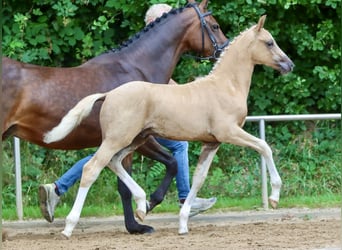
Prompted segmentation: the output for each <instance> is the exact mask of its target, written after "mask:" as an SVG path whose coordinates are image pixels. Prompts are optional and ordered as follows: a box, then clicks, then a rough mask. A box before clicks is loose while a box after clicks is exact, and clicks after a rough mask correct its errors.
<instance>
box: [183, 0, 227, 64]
mask: <svg viewBox="0 0 342 250" xmlns="http://www.w3.org/2000/svg"><path fill="white" fill-rule="evenodd" d="M189 6H191V7H193V8H194V9H195V10H196V13H197V15H198V17H199V19H200V22H201V30H202V54H204V29H205V30H206V31H207V33H208V36H209V38H210V41H211V43H212V44H213V46H214V49H215V51H214V53H213V54H212V55H211V56H208V57H197V56H194V57H195V58H197V59H201V60H207V59H215V60H216V59H217V58H219V56H220V54H221V52H222V51H223V49H224V48H225V47H226V46H228V44H229V39H227V41H225V42H224V43H223V44H222V45H219V44H218V43H217V40H216V38H215V36H214V35H213V33H212V32H211V30H210V28H209V27H208V25H207V21H206V20H205V17H206V16H209V15H211V14H212V12H211V11H208V12H206V13H201V10H200V9H199V8H198V4H197V3H190V4H189Z"/></svg>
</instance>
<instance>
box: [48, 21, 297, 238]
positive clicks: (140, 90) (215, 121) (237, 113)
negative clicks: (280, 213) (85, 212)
mask: <svg viewBox="0 0 342 250" xmlns="http://www.w3.org/2000/svg"><path fill="white" fill-rule="evenodd" d="M265 18H266V16H262V17H261V18H260V19H259V22H258V24H257V25H255V26H253V27H251V28H250V29H248V30H246V31H245V32H243V33H241V34H240V35H239V36H238V37H237V38H236V39H235V40H234V41H233V42H232V43H231V44H230V46H229V47H228V48H226V49H225V51H224V52H223V54H222V55H221V57H220V59H219V61H218V62H217V63H216V65H215V67H214V68H213V70H212V72H211V73H210V74H209V75H208V76H206V77H204V78H201V79H198V80H196V81H193V82H190V83H188V84H185V85H169V86H162V85H157V84H151V83H147V82H141V81H135V82H131V83H127V84H124V85H123V86H121V87H119V88H117V89H115V90H112V91H110V92H107V93H104V94H94V95H91V96H88V97H86V98H84V99H83V100H81V101H80V102H79V103H78V104H77V105H76V106H75V107H74V108H73V109H72V110H70V111H69V113H68V114H67V115H66V116H65V117H64V118H63V120H62V121H61V123H60V124H59V125H58V126H57V127H56V128H54V129H53V130H52V131H51V132H49V133H48V134H46V136H45V141H46V142H47V143H49V142H52V141H56V140H60V139H62V138H63V137H64V136H66V135H67V134H68V133H70V132H71V131H72V129H73V128H74V127H76V126H77V124H79V123H80V122H81V121H82V119H83V118H84V117H86V116H87V115H88V114H89V112H90V111H91V110H92V107H93V104H94V103H95V102H96V101H97V100H98V99H101V98H105V101H104V102H103V105H102V108H101V112H100V122H101V129H102V137H103V141H102V144H101V146H100V148H99V149H98V151H97V152H96V154H95V155H94V157H93V158H92V159H91V161H89V162H88V164H87V165H86V166H85V167H84V171H83V175H82V179H81V184H80V188H79V192H78V195H77V198H76V201H75V204H74V207H73V208H72V210H71V212H70V214H69V215H68V217H67V220H66V227H65V230H64V231H63V234H64V235H66V236H67V237H69V236H70V235H71V233H72V230H73V228H74V226H75V225H76V223H77V222H78V219H79V216H80V212H81V209H82V206H83V203H84V201H85V198H86V195H87V192H88V190H89V188H90V186H91V185H92V183H93V182H94V181H95V180H96V179H97V177H98V175H99V173H100V172H101V170H102V169H103V168H104V167H105V166H106V165H108V163H109V162H110V161H112V164H110V166H111V167H112V168H113V171H114V172H115V173H117V174H118V176H119V177H120V178H121V179H122V181H123V182H124V183H125V184H126V185H127V186H128V187H129V188H130V190H131V192H132V194H133V196H134V198H135V200H136V202H137V210H136V215H137V216H138V218H140V219H141V220H142V219H144V217H145V214H146V198H145V196H146V195H145V192H144V191H143V190H142V189H141V188H140V187H139V185H138V184H137V183H135V181H134V180H133V179H132V178H131V177H130V176H129V175H128V174H127V173H126V171H125V170H124V169H123V167H122V165H121V161H122V159H123V158H124V157H125V156H126V155H127V154H128V153H129V152H131V151H132V150H134V149H135V148H136V147H138V146H139V145H141V144H142V143H143V142H144V141H145V140H146V138H147V136H148V135H151V134H156V135H158V136H161V137H165V138H169V139H174V140H188V141H202V142H203V147H202V152H201V155H200V158H199V161H198V165H197V168H196V171H195V174H194V176H193V182H192V187H191V191H190V193H189V195H188V197H187V199H186V201H185V203H184V205H183V207H182V209H181V211H180V224H179V233H180V234H184V233H187V232H188V227H187V222H188V215H189V212H190V204H191V203H192V201H193V200H194V198H195V197H196V194H197V192H198V190H199V189H200V187H201V186H202V184H203V182H204V180H205V177H206V176H207V173H208V170H209V167H210V164H211V162H212V159H213V157H214V155H215V153H216V151H217V150H218V148H219V145H220V143H222V142H223V143H232V144H236V145H239V146H244V147H250V148H252V149H254V150H256V151H257V152H259V153H260V154H261V155H263V157H264V158H265V160H266V163H267V167H268V171H269V174H270V179H271V185H272V193H271V195H270V197H269V199H270V203H271V205H272V206H273V207H276V206H277V204H278V202H279V194H280V187H281V179H280V176H279V174H278V172H277V169H276V167H275V164H274V161H273V157H272V151H271V149H270V147H269V146H268V144H267V143H266V142H265V141H263V140H261V139H258V138H256V137H254V136H252V135H250V134H248V133H247V132H245V131H244V130H243V129H242V126H243V125H244V122H245V118H246V116H247V97H248V93H249V89H250V85H251V77H252V74H253V70H254V66H255V65H256V64H264V65H267V66H270V67H272V68H274V69H276V70H278V71H280V72H281V73H288V72H290V71H291V70H292V69H293V67H294V64H293V63H292V61H291V60H290V59H289V58H288V57H287V56H286V55H285V53H284V52H283V51H282V50H281V49H280V48H279V47H278V46H277V44H276V42H275V40H274V39H273V37H272V36H271V34H270V33H269V32H268V31H266V30H265V29H264V28H263V25H264V21H265ZM113 107H115V108H113ZM113 128H116V129H113Z"/></svg>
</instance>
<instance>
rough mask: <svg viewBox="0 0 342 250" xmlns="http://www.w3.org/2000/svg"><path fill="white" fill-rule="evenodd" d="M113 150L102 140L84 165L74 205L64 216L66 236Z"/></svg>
mask: <svg viewBox="0 0 342 250" xmlns="http://www.w3.org/2000/svg"><path fill="white" fill-rule="evenodd" d="M114 152H116V151H115V150H112V147H111V144H110V143H107V142H106V141H103V142H102V144H101V146H100V148H99V149H98V150H97V152H96V154H95V155H94V156H93V157H92V158H91V159H90V160H89V161H88V162H87V163H86V165H85V166H84V168H83V172H82V177H81V183H80V187H79V189H78V192H77V196H76V199H75V202H74V205H73V207H72V209H71V211H70V213H69V215H68V216H67V218H66V225H65V228H64V230H63V232H62V234H63V235H64V236H66V237H67V238H69V237H70V236H71V234H72V231H73V230H74V228H75V226H76V224H77V222H78V220H79V218H80V214H81V211H82V208H83V205H84V202H85V199H86V197H87V193H88V191H89V188H90V187H91V185H92V184H93V183H94V182H95V180H96V179H97V178H98V176H99V174H100V172H101V170H102V169H103V168H104V167H105V166H106V165H107V164H108V162H109V161H110V159H111V158H112V156H113V153H114Z"/></svg>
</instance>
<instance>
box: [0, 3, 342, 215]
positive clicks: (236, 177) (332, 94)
mask: <svg viewBox="0 0 342 250" xmlns="http://www.w3.org/2000/svg"><path fill="white" fill-rule="evenodd" d="M159 2H166V3H169V4H171V5H172V6H174V7H180V6H182V5H184V3H185V1H178V0H177V1H176V0H169V1H158V0H149V1H132V0H128V1H123V0H94V1H88V0H62V1H46V0H43V1H41V0H39V1H38V0H30V1H20V2H18V1H13V0H5V1H3V6H2V20H1V23H2V27H3V33H2V34H3V39H2V49H3V54H4V55H6V56H9V57H11V58H14V59H17V60H20V61H24V62H30V63H35V64H39V65H47V66H63V67H65V66H74V65H79V64H80V63H82V62H84V61H86V60H88V59H89V58H92V57H94V56H96V55H98V54H100V53H101V52H103V51H105V50H107V49H110V48H113V47H117V46H118V44H120V43H121V42H122V41H124V40H126V39H128V37H130V36H132V35H133V34H134V33H136V32H137V31H139V30H140V29H142V28H143V27H144V21H143V19H144V15H145V12H146V10H147V9H148V7H149V6H150V5H151V4H153V3H159ZM340 5H341V1H339V0H327V1H321V0H295V1H294V0H291V1H290V0H279V1H276V0H258V1H250V0H247V1H243V0H237V1H223V0H215V1H210V3H209V9H211V10H213V14H214V16H215V18H216V19H217V20H218V22H219V23H220V26H221V29H222V30H223V31H224V32H225V34H226V35H227V37H229V38H230V39H231V40H232V39H234V37H235V36H237V35H238V34H239V32H241V31H243V30H245V29H246V28H248V27H250V25H252V24H254V23H255V22H256V21H257V20H258V18H259V16H260V15H263V14H267V20H266V24H265V27H266V28H267V29H268V30H270V32H271V33H272V34H273V36H274V37H275V39H276V41H277V43H278V44H279V45H280V47H281V48H282V49H283V50H284V52H285V53H287V54H288V55H289V57H290V58H291V59H292V60H293V61H294V63H295V64H296V67H295V70H294V72H293V73H291V74H289V75H286V76H280V75H279V74H278V73H276V72H275V71H274V70H271V69H269V68H265V67H257V68H256V70H255V74H254V76H253V80H252V81H253V84H252V87H251V91H250V97H249V100H248V106H249V114H250V115H259V114H262V115H265V114H299V113H339V112H340V107H341V96H340V95H341V85H340V81H339V79H340V77H339V76H340V74H341V70H340V58H341V48H340V30H341V22H340V20H341V6H340ZM212 66H213V63H212V62H209V61H204V62H199V61H195V60H193V59H189V58H187V57H184V58H182V59H181V61H180V63H179V65H178V66H177V68H176V70H175V71H174V74H173V78H174V79H175V80H177V81H178V82H180V83H185V82H188V81H190V80H193V79H194V78H196V77H197V76H203V75H206V74H208V72H209V71H210V70H211V68H212ZM245 127H246V129H247V130H248V131H250V132H251V133H253V134H256V135H257V130H256V128H255V126H254V125H252V124H246V126H245ZM340 128H341V124H340V122H315V123H304V122H289V123H277V124H276V123H270V124H267V138H266V139H267V141H268V142H269V143H270V145H271V147H272V149H273V150H274V157H275V161H276V164H277V167H278V169H279V171H280V173H281V176H282V177H283V181H284V188H283V191H282V195H283V196H293V195H299V194H300V195H309V196H310V195H317V194H324V193H337V192H339V191H340V186H341V176H340V174H339V173H340V169H341V163H340V162H341V161H340V159H341V144H340V141H341V137H340V134H341V129H340ZM337 138H339V139H337ZM3 144H4V145H3V152H4V154H3V166H2V169H3V173H4V174H3V193H2V197H3V202H2V206H3V207H7V208H8V207H13V206H14V204H15V195H14V194H15V190H14V172H13V153H12V151H13V148H12V146H13V145H12V141H11V140H7V141H5V142H4V143H3ZM21 149H22V166H23V170H22V176H23V180H24V181H23V192H24V194H23V197H24V205H25V206H30V205H32V206H35V205H36V204H37V195H36V193H37V187H38V185H39V184H40V183H48V182H52V181H54V180H56V179H57V178H58V177H59V176H61V175H62V174H63V173H64V172H65V171H66V170H67V169H69V168H70V167H71V166H72V165H73V164H74V163H75V162H76V161H78V160H79V159H81V158H82V157H84V156H86V155H88V154H90V153H92V152H94V149H88V150H82V151H52V150H47V149H44V148H41V147H38V146H35V145H31V144H28V143H26V142H21ZM199 153H200V144H199V143H191V144H190V150H189V154H190V156H189V157H190V165H191V172H193V171H194V168H195V165H196V162H197V158H198V155H199ZM259 159H260V157H259V155H258V154H257V153H255V152H254V151H252V150H249V149H241V148H240V147H236V146H232V145H222V146H221V148H220V150H219V151H218V154H217V156H216V157H215V159H214V163H213V166H212V167H211V170H210V171H209V176H208V179H207V181H206V182H205V184H204V187H203V188H202V189H201V191H200V195H202V196H211V195H216V196H220V197H238V198H243V197H249V196H257V195H260V173H259ZM164 171H165V170H164V167H163V166H162V165H161V164H159V163H157V164H156V163H155V162H153V161H151V160H149V159H146V158H141V157H140V156H138V155H136V156H135V158H134V178H135V179H136V180H138V182H139V183H140V184H141V185H142V186H143V187H144V188H145V189H146V190H147V193H148V194H149V193H151V192H152V191H153V190H154V189H155V188H156V187H157V185H158V184H159V182H160V180H161V178H162V176H163V174H164ZM116 185H117V180H116V177H115V176H114V174H113V173H112V172H111V171H109V170H108V169H106V170H104V171H103V172H102V173H101V175H100V177H99V179H98V180H97V182H96V183H95V184H94V185H93V187H92V189H91V190H90V192H89V198H88V199H87V204H88V205H91V204H92V203H95V202H96V203H97V204H106V203H112V204H115V205H118V204H119V202H120V201H119V200H120V199H119V196H118V193H117V187H116ZM76 190H77V187H74V188H72V189H71V190H70V191H69V192H68V193H67V194H66V195H65V196H64V197H63V201H62V206H63V207H64V206H65V204H70V203H72V202H73V200H74V198H75V193H76ZM99 194H102V195H99ZM169 195H170V196H171V197H173V198H172V199H176V190H175V185H174V184H173V185H172V186H171V190H170V193H169Z"/></svg>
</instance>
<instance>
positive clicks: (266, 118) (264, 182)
mask: <svg viewBox="0 0 342 250" xmlns="http://www.w3.org/2000/svg"><path fill="white" fill-rule="evenodd" d="M304 120H341V114H312V115H310V114H309V115H265V116H247V119H246V121H248V122H259V137H260V139H262V140H265V137H266V135H265V123H266V122H271V121H272V122H281V121H304ZM14 157H15V176H16V182H15V183H16V184H15V185H16V205H17V215H18V219H19V220H22V219H23V203H22V187H21V163H20V141H19V139H18V138H14ZM261 188H262V205H263V208H264V209H268V194H267V172H266V164H265V160H264V159H263V157H261Z"/></svg>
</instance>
